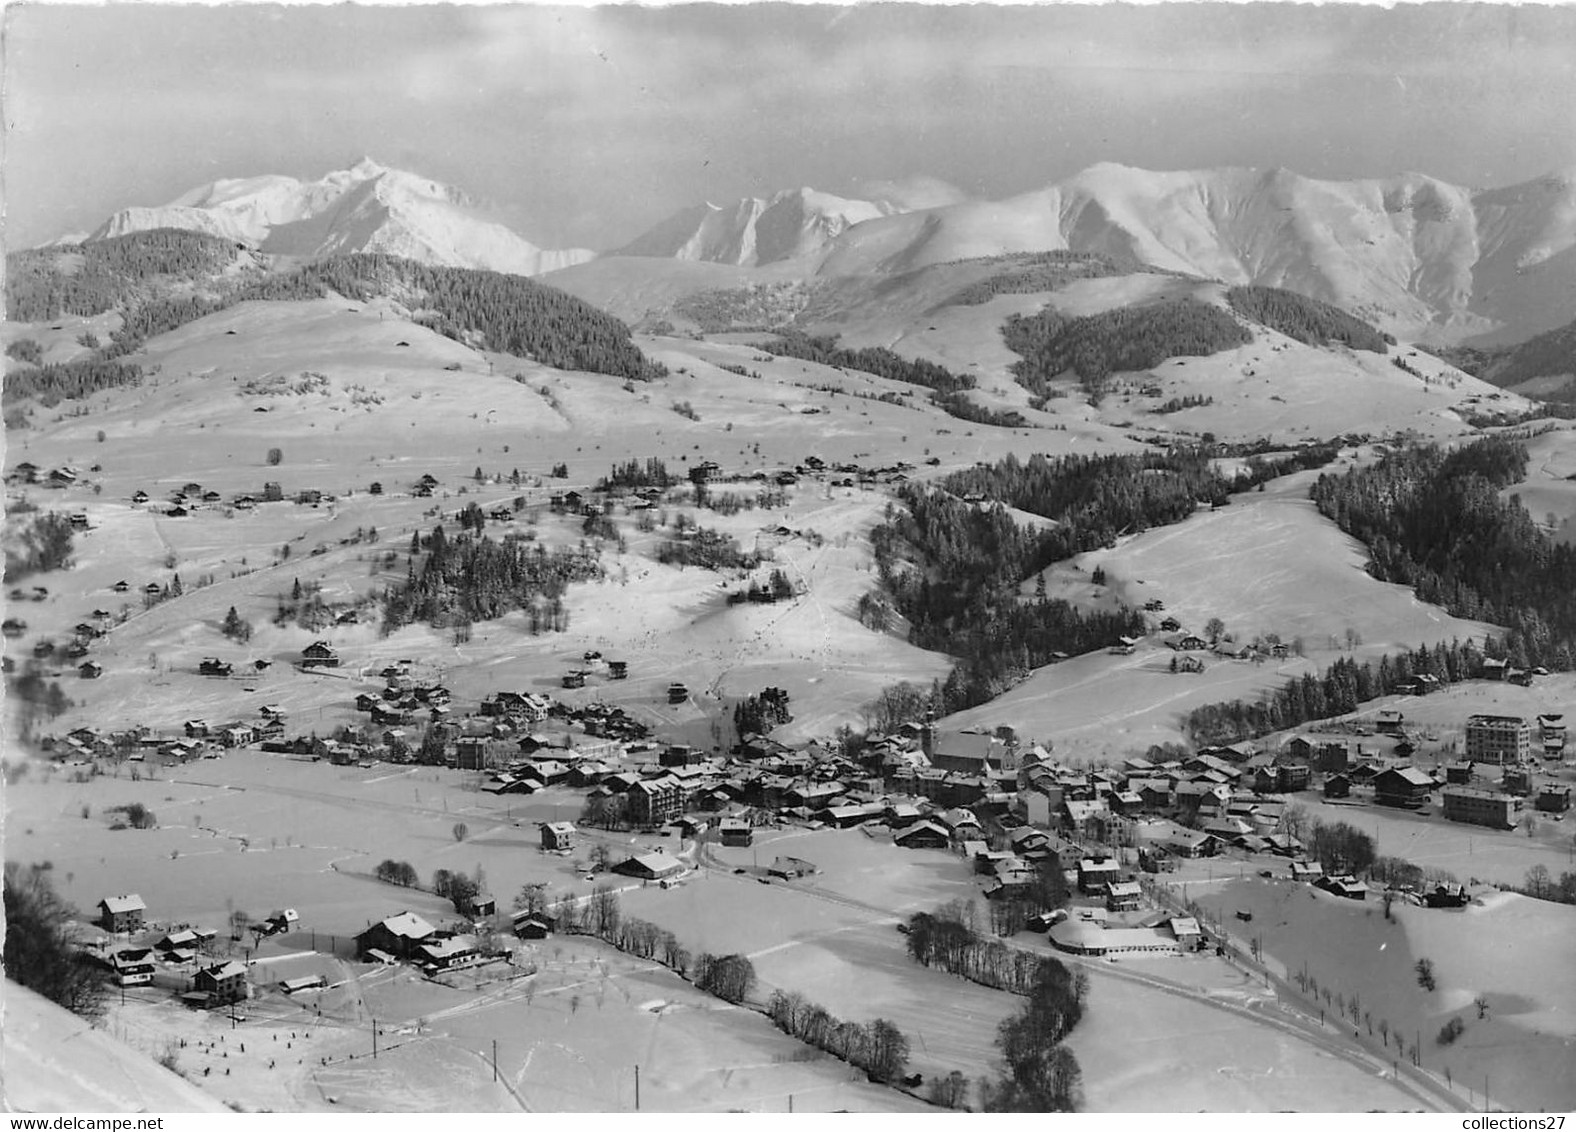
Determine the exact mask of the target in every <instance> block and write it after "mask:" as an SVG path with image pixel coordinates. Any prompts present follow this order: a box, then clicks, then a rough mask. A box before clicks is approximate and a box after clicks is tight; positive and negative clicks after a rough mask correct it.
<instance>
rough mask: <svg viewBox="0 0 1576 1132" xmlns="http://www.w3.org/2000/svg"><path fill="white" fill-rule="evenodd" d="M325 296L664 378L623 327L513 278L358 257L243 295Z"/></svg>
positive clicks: (545, 357) (470, 336)
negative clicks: (387, 302) (392, 303)
mask: <svg viewBox="0 0 1576 1132" xmlns="http://www.w3.org/2000/svg"><path fill="white" fill-rule="evenodd" d="M325 291H334V292H335V293H337V294H340V295H344V296H346V297H347V298H352V299H357V300H360V301H363V302H365V301H368V300H371V299H374V298H378V297H381V296H389V297H392V298H395V299H398V300H399V301H401V302H403V303H405V304H406V305H407V306H409V307H411V308H412V310H413V312H414V313H413V317H414V319H415V321H417V322H419V323H421V324H422V325H425V326H427V327H428V328H430V329H432V330H435V331H437V332H438V333H439V334H442V335H444V336H445V337H447V338H453V339H455V340H456V341H459V342H465V343H467V344H469V345H474V346H479V347H480V348H482V349H484V350H491V351H494V352H496V353H500V354H512V355H513V356H515V357H518V358H530V359H532V360H533V361H537V362H541V363H542V364H543V365H548V366H552V367H553V368H554V369H567V370H585V371H588V372H591V373H605V374H610V375H612V376H614V377H626V378H631V379H633V380H636V381H650V380H653V379H656V378H660V377H664V376H666V374H667V370H666V368H665V367H663V366H661V365H658V364H657V363H655V362H653V361H651V360H650V359H649V358H647V357H646V356H645V355H644V354H642V353H641V352H640V350H639V349H638V348H637V347H636V346H635V344H634V342H633V341H631V339H630V333H629V327H628V326H626V325H625V324H624V323H623V322H621V321H619V320H618V319H616V318H614V317H613V316H612V315H610V314H608V313H607V312H606V311H603V310H600V309H598V308H597V307H594V306H592V305H591V304H590V303H587V302H585V301H584V300H582V299H577V298H575V297H574V296H573V295H569V294H566V293H565V292H563V291H560V290H557V289H556V288H553V287H548V286H544V285H543V284H541V283H537V282H534V281H533V280H530V279H527V278H525V277H524V276H520V275H505V274H503V273H502V272H497V271H479V270H476V269H473V268H465V267H434V266H431V265H429V264H424V263H417V262H415V261H414V260H408V259H400V258H398V257H396V256H389V255H379V254H365V253H358V254H355V255H342V256H332V257H330V258H328V259H324V260H320V261H318V262H317V263H313V264H309V265H307V266H306V267H304V268H302V269H301V270H300V271H298V272H296V273H294V274H292V275H288V276H281V277H277V278H276V279H272V280H268V281H266V282H264V283H262V284H258V285H256V286H255V287H253V288H251V289H250V290H249V292H248V293H246V294H245V295H244V296H243V297H244V298H258V299H309V298H319V297H321V296H322V295H323V294H324V293H325Z"/></svg>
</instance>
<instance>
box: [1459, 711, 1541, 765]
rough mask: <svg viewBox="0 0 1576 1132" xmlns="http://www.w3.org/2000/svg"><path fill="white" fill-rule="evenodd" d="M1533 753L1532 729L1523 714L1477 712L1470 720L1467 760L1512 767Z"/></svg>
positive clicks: (1468, 722)
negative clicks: (1483, 713)
mask: <svg viewBox="0 0 1576 1132" xmlns="http://www.w3.org/2000/svg"><path fill="white" fill-rule="evenodd" d="M1531 753H1532V728H1531V726H1529V725H1528V723H1527V721H1526V720H1525V719H1522V718H1521V717H1520V716H1519V715H1474V716H1472V717H1470V718H1469V719H1468V720H1467V761H1469V762H1474V763H1493V764H1495V765H1496V766H1509V765H1514V764H1516V763H1521V762H1525V761H1526V760H1527V757H1528V756H1529V755H1530V754H1531Z"/></svg>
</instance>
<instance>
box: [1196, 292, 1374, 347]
mask: <svg viewBox="0 0 1576 1132" xmlns="http://www.w3.org/2000/svg"><path fill="white" fill-rule="evenodd" d="M1226 302H1227V303H1228V304H1230V306H1231V309H1232V310H1234V311H1236V312H1237V313H1238V314H1240V315H1241V316H1242V317H1243V318H1246V319H1249V320H1250V321H1252V322H1256V323H1258V324H1259V325H1260V326H1265V327H1268V328H1269V329H1271V330H1275V331H1279V332H1280V333H1281V334H1284V335H1286V337H1288V338H1295V339H1296V340H1297V341H1298V342H1302V343H1305V344H1306V345H1309V346H1325V345H1328V344H1329V343H1331V342H1341V343H1343V344H1345V345H1347V346H1350V347H1351V348H1352V349H1354V350H1368V351H1370V352H1372V353H1375V354H1382V353H1384V352H1385V347H1386V346H1388V345H1394V344H1395V339H1394V338H1393V337H1391V336H1390V335H1388V334H1381V333H1380V332H1379V331H1377V330H1375V329H1374V328H1373V327H1372V326H1369V325H1368V324H1367V323H1366V322H1364V321H1363V320H1362V319H1360V318H1358V317H1356V316H1355V315H1352V314H1348V313H1347V312H1346V311H1343V310H1342V309H1341V308H1340V307H1337V306H1332V305H1331V304H1329V303H1325V302H1321V301H1319V300H1318V299H1310V298H1309V297H1308V296H1307V295H1299V294H1298V293H1297V292H1295V291H1287V290H1284V289H1283V288H1280V287H1230V288H1227V290H1226Z"/></svg>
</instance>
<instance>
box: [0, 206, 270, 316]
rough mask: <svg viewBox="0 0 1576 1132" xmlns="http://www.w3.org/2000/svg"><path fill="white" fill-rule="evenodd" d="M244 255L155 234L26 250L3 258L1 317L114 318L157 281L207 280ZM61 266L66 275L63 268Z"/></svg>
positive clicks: (187, 236)
mask: <svg viewBox="0 0 1576 1132" xmlns="http://www.w3.org/2000/svg"><path fill="white" fill-rule="evenodd" d="M243 251H244V249H243V248H242V247H241V246H240V245H237V244H236V243H235V242H234V241H232V240H226V239H222V238H220V237H218V236H209V235H205V234H203V233H201V232H188V231H186V230H184V229H180V228H155V229H153V230H152V231H147V232H132V233H130V234H128V235H125V236H116V237H113V238H112V239H108V240H93V241H90V242H88V243H83V244H61V245H56V246H54V247H49V248H31V249H28V250H25V251H18V252H12V253H11V254H10V255H7V256H6V261H5V266H6V279H5V301H6V312H7V314H8V316H9V317H10V318H12V319H13V320H15V321H17V322H44V321H47V320H49V319H52V318H60V317H61V316H62V315H76V316H79V317H82V318H91V317H92V316H93V315H97V314H103V313H104V312H105V311H110V310H114V309H115V308H116V307H118V306H121V305H123V304H125V303H127V302H128V301H130V300H132V299H133V298H135V297H137V296H138V295H139V294H141V293H142V291H143V289H144V287H143V285H144V284H146V283H148V282H149V281H150V280H154V279H158V278H160V277H170V278H172V279H179V280H189V281H198V280H207V279H208V278H209V277H210V276H213V275H216V274H218V273H220V272H222V271H223V270H224V269H225V268H227V267H229V266H230V265H231V264H233V263H234V262H235V260H236V257H237V255H238V253H240V252H243ZM67 266H69V270H66V269H65V268H66V267H67Z"/></svg>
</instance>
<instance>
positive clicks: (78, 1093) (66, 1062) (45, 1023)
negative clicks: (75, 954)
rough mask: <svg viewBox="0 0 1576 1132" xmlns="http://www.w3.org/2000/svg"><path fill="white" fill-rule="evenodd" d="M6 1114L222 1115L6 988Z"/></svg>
mask: <svg viewBox="0 0 1576 1132" xmlns="http://www.w3.org/2000/svg"><path fill="white" fill-rule="evenodd" d="M3 992H4V1009H5V1026H4V1027H3V1029H4V1032H5V1108H6V1111H7V1112H72V1111H76V1112H122V1113H131V1112H224V1111H226V1109H225V1106H224V1105H223V1104H221V1103H220V1102H219V1101H217V1100H215V1099H214V1098H213V1097H211V1096H209V1095H208V1094H207V1093H204V1092H203V1091H202V1090H201V1089H199V1088H197V1087H196V1086H195V1085H192V1084H190V1083H189V1082H187V1081H186V1080H185V1079H183V1078H181V1077H178V1076H176V1075H175V1074H174V1073H171V1072H170V1071H169V1070H168V1069H166V1068H164V1067H163V1066H162V1065H158V1064H155V1063H154V1061H153V1059H152V1058H150V1057H149V1056H148V1055H147V1054H145V1053H141V1052H139V1051H137V1050H135V1049H132V1048H131V1047H130V1046H128V1045H126V1044H125V1043H123V1042H120V1041H117V1040H116V1039H115V1038H113V1037H111V1036H110V1035H109V1034H108V1033H106V1032H105V1031H103V1030H100V1029H95V1028H94V1027H93V1026H91V1025H89V1024H88V1023H87V1022H85V1021H84V1020H83V1019H81V1018H78V1017H77V1016H76V1015H75V1014H72V1013H70V1012H69V1011H66V1010H64V1009H62V1008H61V1007H59V1006H56V1005H55V1004H54V1003H53V1002H50V1001H49V1000H48V999H46V998H44V997H43V996H42V995H39V994H35V993H34V992H33V991H30V990H28V989H27V988H26V987H22V986H18V985H17V984H16V983H13V982H11V981H10V980H7V981H6V982H5V984H4V988H3Z"/></svg>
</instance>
